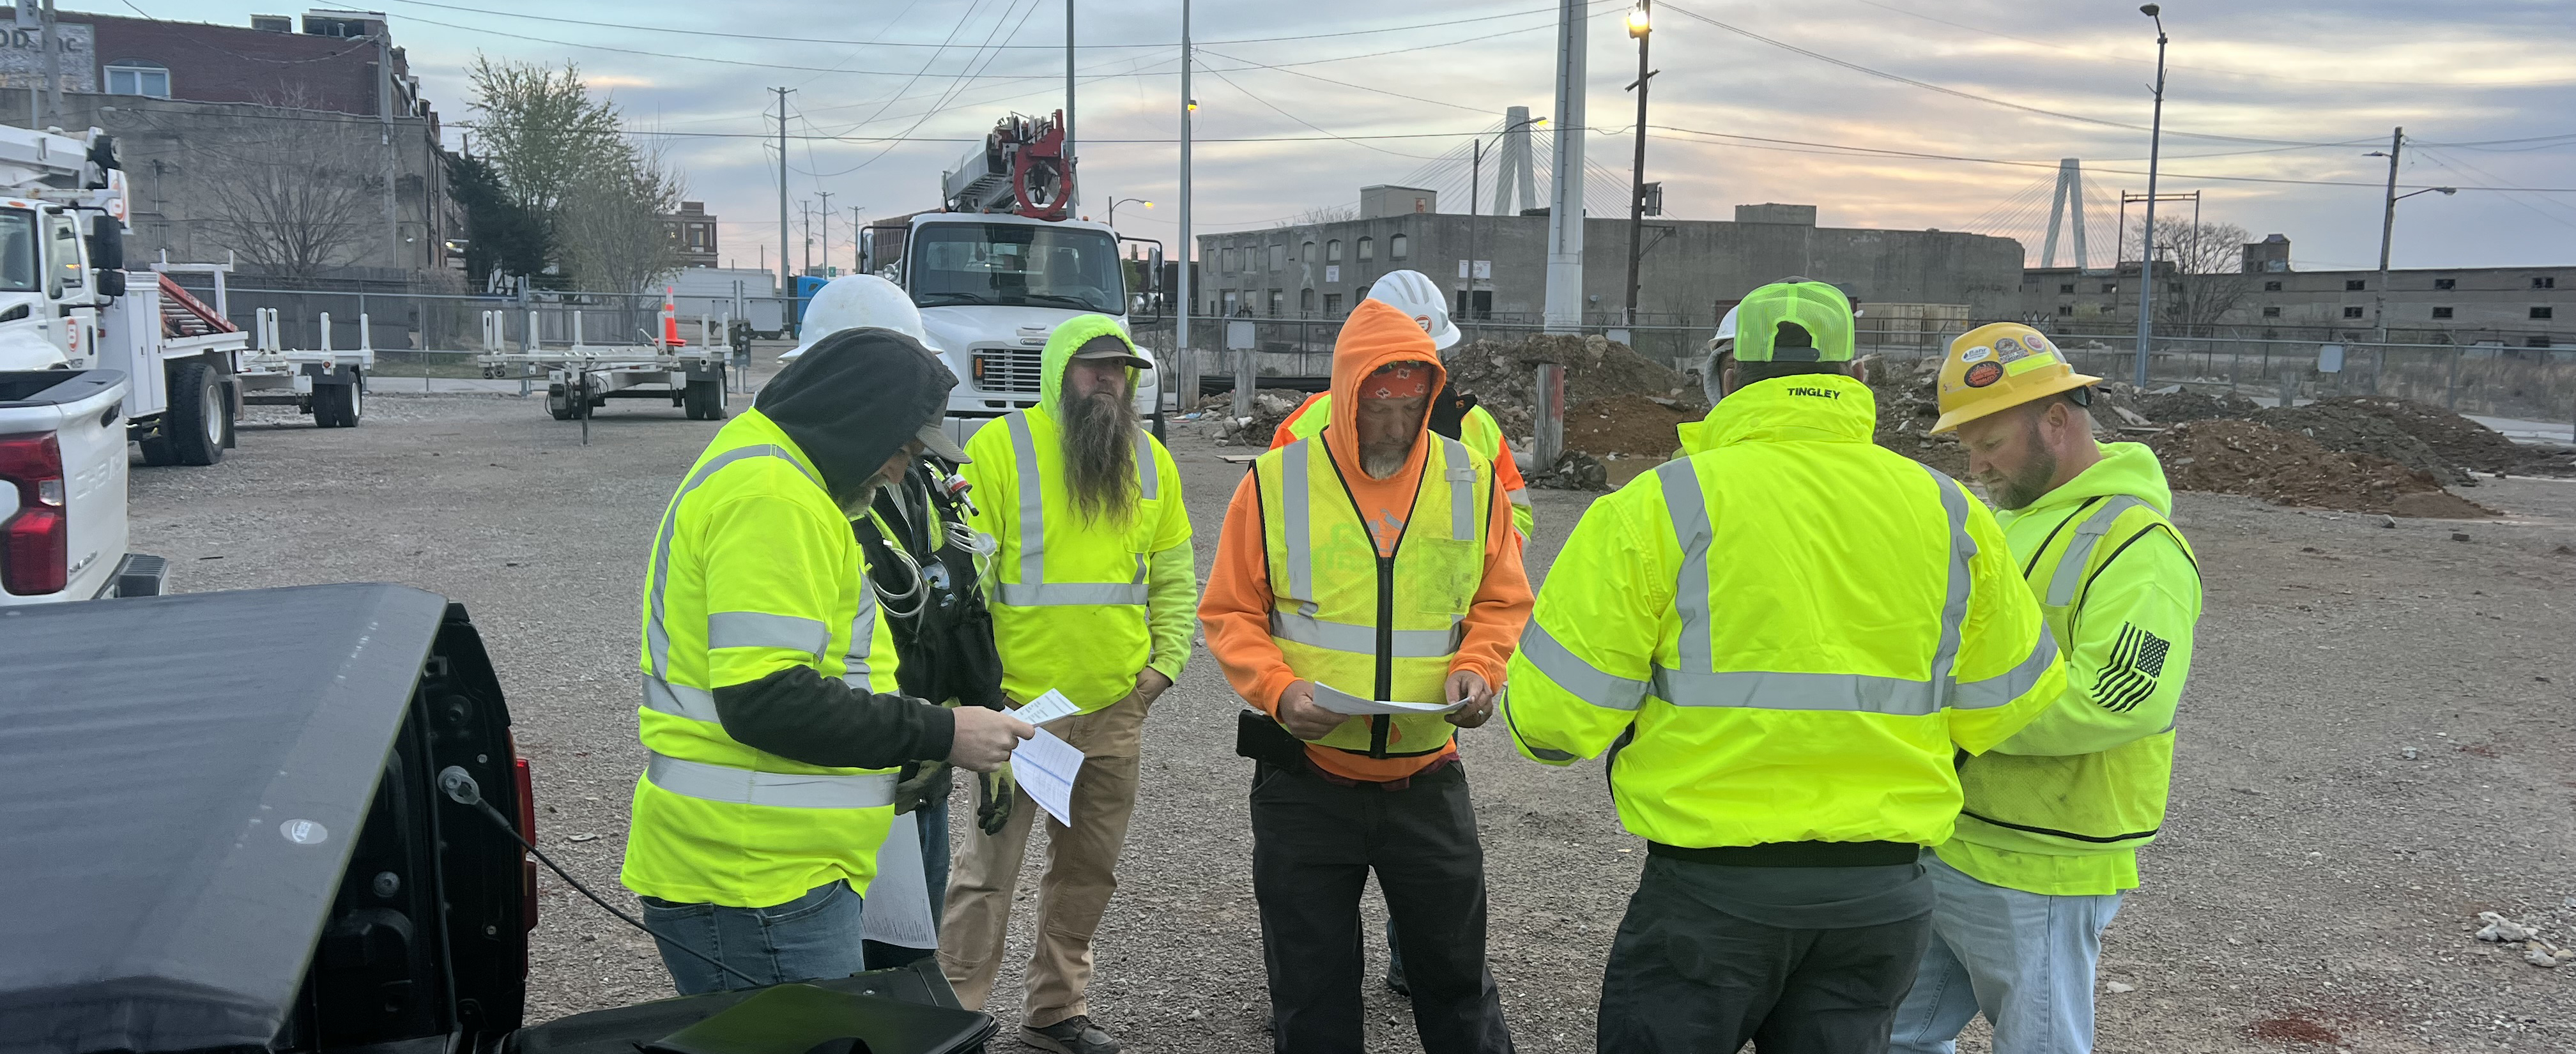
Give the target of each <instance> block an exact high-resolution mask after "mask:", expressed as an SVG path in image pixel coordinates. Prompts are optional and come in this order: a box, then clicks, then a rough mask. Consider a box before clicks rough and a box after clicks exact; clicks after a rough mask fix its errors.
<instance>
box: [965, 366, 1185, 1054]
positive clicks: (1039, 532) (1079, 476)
mask: <svg viewBox="0 0 2576 1054" xmlns="http://www.w3.org/2000/svg"><path fill="white" fill-rule="evenodd" d="M1039 362H1040V367H1039V368H1040V377H1041V378H1042V380H1041V381H1040V382H1039V393H1038V405H1037V406H1034V407H1031V408H1029V409H1026V410H1021V411H1018V412H1015V413H1013V414H1011V415H1009V416H1007V417H1004V418H1002V419H1001V420H999V421H996V422H994V423H992V424H989V425H986V426H984V428H983V429H982V430H981V431H978V432H976V433H975V436H974V438H973V439H972V440H969V441H968V443H967V450H968V451H969V452H970V453H972V454H973V455H974V458H975V460H974V462H973V463H971V464H969V465H967V466H966V468H965V475H966V478H967V480H969V481H970V482H972V483H973V484H974V488H975V489H974V495H975V501H976V512H975V513H974V514H973V515H972V516H970V517H969V521H968V522H970V523H972V524H973V525H974V527H975V529H976V530H978V531H981V532H983V533H985V534H988V535H991V536H992V537H993V538H995V539H998V540H999V542H1000V550H999V551H998V552H996V553H995V554H994V556H993V562H992V574H991V575H990V577H989V579H988V582H987V588H988V591H989V594H990V597H991V600H992V610H993V637H994V643H995V645H996V646H997V647H998V648H999V649H1000V651H1001V656H1002V691H1003V693H1004V694H1006V695H1008V696H1009V697H1010V698H1011V700H1012V701H1013V702H1016V703H1021V704H1026V703H1029V702H1032V701H1034V700H1036V699H1037V698H1038V697H1039V696H1040V695H1043V694H1045V693H1046V692H1047V691H1048V690H1049V689H1053V690H1055V691H1059V692H1062V693H1064V696H1065V698H1066V699H1068V700H1070V701H1071V702H1072V703H1073V704H1074V706H1075V707H1077V708H1078V709H1079V710H1080V713H1079V714H1078V715H1076V716H1072V717H1067V718H1063V719H1061V720H1058V721H1055V722H1053V723H1050V724H1049V725H1047V731H1048V732H1050V733H1052V734H1054V735H1056V736H1057V737H1059V738H1062V739H1063V740H1064V741H1065V742H1067V743H1070V744H1072V745H1073V746H1074V747H1077V748H1079V749H1080V750H1081V751H1082V753H1083V758H1084V760H1083V763H1082V771H1081V773H1080V775H1079V776H1077V777H1076V779H1075V780H1074V785H1073V800H1072V807H1071V813H1072V816H1071V819H1072V824H1071V825H1070V826H1067V825H1065V824H1061V823H1057V822H1055V821H1054V820H1053V819H1052V818H1049V820H1048V821H1047V825H1046V829H1047V840H1048V850H1047V868H1046V874H1045V876H1044V877H1043V878H1041V879H1039V881H1038V913H1037V914H1038V917H1037V927H1036V932H1035V934H1034V935H1033V937H1032V941H1033V943H1034V945H1035V953H1034V954H1033V955H1032V956H1031V958H1030V960H1029V971H1028V982H1027V986H1026V996H1025V998H1024V1002H1023V1008H1022V1011H1021V1018H1020V1021H1021V1028H1020V1039H1021V1040H1022V1041H1024V1042H1026V1043H1029V1044H1031V1045H1033V1046H1037V1047H1040V1048H1043V1049H1046V1050H1052V1051H1057V1052H1059V1054H1108V1052H1111V1051H1116V1050H1118V1049H1119V1045H1118V1042H1117V1041H1116V1040H1115V1039H1113V1038H1111V1037H1110V1035H1109V1033H1108V1031H1107V1030H1105V1029H1102V1028H1101V1027H1099V1026H1098V1025H1096V1024H1094V1023H1093V1022H1092V1020H1091V1016H1090V1009H1089V1006H1088V1004H1087V1003H1086V1002H1085V1001H1084V998H1083V993H1084V990H1085V989H1087V988H1088V987H1089V986H1090V984H1091V938H1092V933H1093V931H1094V930H1097V929H1098V928H1099V926H1100V916H1101V913H1102V912H1103V911H1105V910H1106V909H1107V908H1108V906H1109V896H1110V893H1111V892H1112V891H1114V890H1116V889H1117V886H1118V881H1117V878H1116V876H1115V874H1114V873H1113V872H1114V869H1115V868H1116V866H1117V863H1118V854H1119V851H1120V850H1122V849H1124V848H1125V847H1126V843H1127V819H1128V816H1129V815H1130V814H1131V813H1133V812H1134V811H1135V808H1136V770H1137V756H1138V751H1137V747H1138V743H1139V741H1140V740H1141V738H1142V733H1143V729H1144V725H1145V714H1146V711H1147V710H1149V709H1151V708H1152V707H1153V705H1154V701H1155V700H1156V699H1158V698H1160V697H1161V696H1162V694H1163V692H1164V691H1165V690H1166V689H1169V688H1170V687H1171V686H1172V682H1173V681H1175V680H1178V679H1179V678H1180V676H1181V668H1182V665H1183V664H1184V663H1185V662H1187V661H1188V660H1189V654H1190V637H1191V633H1190V629H1191V625H1190V612H1191V606H1192V602H1193V599H1194V595H1195V594H1196V592H1197V574H1196V571H1197V562H1196V558H1195V557H1194V556H1193V555H1192V554H1191V551H1190V519H1189V514H1188V511H1187V510H1186V509H1184V508H1183V507H1182V504H1181V473H1180V466H1179V465H1178V464H1177V463H1176V462H1174V461H1173V460H1172V455H1171V453H1170V452H1169V451H1167V450H1164V449H1163V444H1162V443H1161V441H1159V440H1156V439H1155V438H1154V436H1153V434H1152V433H1151V432H1148V431H1146V430H1145V428H1144V427H1143V422H1142V421H1141V420H1140V419H1139V417H1138V414H1137V412H1136V401H1135V397H1136V380H1137V375H1138V371H1140V370H1145V369H1150V368H1152V366H1153V362H1152V360H1149V359H1147V358H1145V357H1144V356H1142V355H1140V354H1138V353H1137V351H1136V345H1135V343H1134V342H1133V341H1131V340H1129V339H1128V337H1127V333H1126V331H1125V330H1124V329H1122V328H1121V327H1120V325H1119V323H1118V322H1117V320H1115V319H1112V318H1109V317H1107V316H1105V315H1080V316H1076V317H1075V318H1073V319H1070V320H1068V321H1066V322H1064V323H1063V324H1061V325H1058V326H1057V327H1056V329H1055V332H1054V333H1053V334H1052V335H1050V336H1049V337H1048V338H1047V343H1046V349H1045V351H1044V352H1043V353H1042V355H1041V356H1040V360H1039ZM997 776H998V778H996V779H993V780H988V781H986V782H985V784H984V791H983V805H982V807H981V808H980V810H979V819H980V820H981V822H980V823H979V825H978V827H977V830H976V831H975V832H973V833H970V834H968V835H967V837H966V844H965V851H964V853H963V854H962V855H961V856H960V857H959V858H958V861H957V864H956V869H955V871H954V873H953V874H952V875H951V877H950V879H949V886H948V914H947V918H946V921H945V922H943V923H942V924H941V927H940V937H939V961H940V966H941V968H942V969H943V970H944V971H945V972H946V973H947V975H948V980H949V983H950V984H951V985H954V986H955V987H956V989H957V996H958V999H959V1000H960V1001H962V1002H963V1003H964V1004H965V1005H966V1006H967V1007H968V1008H970V1009H982V1008H983V1005H984V1001H985V1000H986V999H987V998H988V997H990V995H991V994H992V990H993V979H994V975H995V974H996V973H997V972H998V971H999V970H1000V968H1001V960H1002V941H1003V938H1004V936H1005V935H1006V934H1007V933H1008V931H1009V928H1010V919H1011V901H1012V900H1013V898H1014V897H1015V896H1016V895H1017V890H1018V887H1019V880H1020V862H1021V860H1022V858H1023V856H1024V855H1025V854H1026V852H1027V849H1028V841H1029V828H1030V827H1031V826H1032V825H1033V824H1034V823H1035V819H1034V818H1035V817H1036V816H1037V814H1038V808H1037V805H1036V803H1034V802H1033V801H1031V800H1030V799H1029V797H1028V795H1027V794H1026V793H1025V792H1022V791H1020V790H1019V789H1018V787H1017V786H1016V785H1015V784H1012V783H1011V782H1010V781H1009V779H1008V777H1007V774H1006V773H1005V774H997Z"/></svg>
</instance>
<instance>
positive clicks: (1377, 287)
mask: <svg viewBox="0 0 2576 1054" xmlns="http://www.w3.org/2000/svg"><path fill="white" fill-rule="evenodd" d="M1368 300H1376V301H1380V302H1383V303H1386V304H1390V305H1393V306H1394V307H1395V309H1396V310H1398V311H1402V312H1404V313H1405V314H1406V315H1409V316H1411V317H1412V318H1413V321H1414V324H1416V325H1419V326H1421V327H1422V331H1423V332H1424V333H1427V334H1430V336H1431V346H1432V347H1433V348H1435V349H1438V350H1440V351H1447V350H1449V348H1450V347H1451V346H1452V345H1455V344H1456V343H1458V326H1457V324H1455V323H1453V322H1451V321H1449V303H1448V301H1447V300H1446V299H1444V298H1442V297H1441V295H1440V287H1439V286H1437V285H1434V284H1432V282H1431V278H1430V276H1428V275H1425V274H1423V273H1422V272H1420V271H1389V272H1387V273H1386V275H1385V277H1382V278H1379V279H1378V280H1377V282H1376V283H1375V284H1373V285H1371V286H1369V295H1368V299H1367V300H1363V301H1361V303H1367V302H1368ZM1444 376H1445V375H1444ZM1332 406H1333V393H1331V392H1317V393H1315V394H1314V395H1311V396H1308V397H1307V398H1306V402H1305V404H1304V405H1301V406H1299V407H1297V411H1296V412H1295V413H1292V414H1289V415H1288V418H1287V419H1286V420H1284V421H1281V422H1279V428H1278V430H1276V431H1274V432H1272V433H1271V434H1270V449H1272V450H1277V449H1279V448H1280V447H1283V446H1287V445H1288V444H1290V443H1294V442H1296V441H1298V440H1300V439H1304V438H1306V437H1308V436H1312V435H1316V434H1318V433H1321V432H1322V431H1323V430H1324V423H1325V422H1326V421H1328V420H1330V419H1331V418H1332ZM1431 431H1432V432H1433V433H1434V434H1437V435H1444V436H1447V437H1449V438H1451V439H1456V440H1459V441H1462V442H1464V443H1466V444H1467V449H1469V450H1473V451H1475V452H1476V453H1478V454H1481V455H1483V456H1484V458H1485V460H1486V461H1487V462H1488V463H1490V464H1492V465H1493V466H1494V478H1495V479H1496V480H1498V481H1500V483H1501V485H1502V488H1503V497H1504V499H1505V500H1508V501H1510V502H1511V503H1512V529H1513V530H1516V531H1519V532H1520V535H1521V540H1522V541H1523V542H1527V541H1529V537H1530V525H1531V524H1532V523H1533V522H1534V521H1535V519H1536V516H1535V510H1534V509H1533V508H1532V507H1531V505H1530V496H1529V484H1528V483H1526V482H1523V481H1522V479H1521V468H1520V464H1519V463H1518V462H1515V461H1513V460H1512V446H1511V444H1510V443H1509V442H1506V441H1505V440H1504V439H1503V426H1502V425H1501V423H1499V422H1497V421H1495V420H1494V415H1493V413H1492V411H1489V410H1487V409H1485V408H1484V407H1481V406H1478V405H1476V400H1475V397H1474V396H1471V395H1462V394H1460V393H1458V392H1455V391H1451V390H1450V389H1449V387H1448V384H1447V382H1446V381H1443V382H1442V385H1441V387H1440V389H1439V390H1438V392H1436V393H1435V394H1434V395H1433V397H1432V400H1431ZM1396 972H1397V974H1398V975H1399V976H1398V977H1395V978H1390V979H1389V981H1388V983H1389V984H1393V985H1395V986H1396V988H1397V990H1399V991H1401V990H1402V988H1403V985H1402V984H1401V974H1402V972H1403V971H1402V969H1401V968H1398V970H1397V971H1396Z"/></svg>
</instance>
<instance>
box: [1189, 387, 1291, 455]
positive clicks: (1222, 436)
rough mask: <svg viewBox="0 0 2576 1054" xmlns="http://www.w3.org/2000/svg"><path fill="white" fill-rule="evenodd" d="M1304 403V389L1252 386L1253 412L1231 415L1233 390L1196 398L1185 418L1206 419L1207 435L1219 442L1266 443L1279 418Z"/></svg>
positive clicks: (1228, 444)
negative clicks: (1239, 415)
mask: <svg viewBox="0 0 2576 1054" xmlns="http://www.w3.org/2000/svg"><path fill="white" fill-rule="evenodd" d="M1304 405H1306V393H1305V392H1301V391H1296V390H1294V389H1289V388H1255V389H1253V390H1252V416H1251V417H1249V418H1238V417H1236V416H1234V393H1233V392H1232V391H1223V392H1218V393H1216V394H1215V395H1211V396H1208V397H1206V398H1204V399H1201V400H1199V402H1198V405H1197V406H1195V407H1192V408H1191V411H1190V413H1188V414H1186V415H1183V417H1182V420H1184V421H1205V422H1208V429H1207V435H1208V438H1210V439H1213V440H1215V441H1216V445H1218V446H1249V447H1264V448H1266V447H1268V446H1269V445H1270V436H1271V434H1272V433H1274V432H1277V431H1278V430H1279V422H1281V421H1285V420H1287V419H1288V415H1289V414H1293V413H1296V412H1297V408H1298V407H1300V406H1304Z"/></svg>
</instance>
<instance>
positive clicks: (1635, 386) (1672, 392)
mask: <svg viewBox="0 0 2576 1054" xmlns="http://www.w3.org/2000/svg"><path fill="white" fill-rule="evenodd" d="M1543 362H1554V363H1561V364H1563V365H1564V366H1565V402H1566V406H1567V407H1569V408H1571V407H1575V406H1581V405H1583V404H1585V403H1589V402H1594V401H1597V400H1603V399H1615V398H1619V397H1621V396H1644V397H1650V398H1664V399H1673V400H1676V401H1677V402H1678V403H1679V404H1680V405H1681V406H1683V407H1686V408H1688V409H1690V410H1691V411H1692V412H1693V414H1694V416H1695V415H1696V414H1697V413H1698V412H1699V411H1701V410H1704V409H1705V407H1704V406H1701V405H1700V404H1701V403H1702V401H1703V400H1702V398H1701V395H1700V391H1699V388H1698V387H1697V386H1695V385H1693V384H1692V383H1691V381H1690V378H1688V377H1684V376H1682V375H1681V373H1680V372H1678V371H1676V370H1674V369H1673V368H1671V367H1669V366H1666V365H1664V364H1662V363H1660V362H1656V361H1655V360H1653V359H1649V358H1646V357H1645V356H1643V355H1639V354H1637V353H1636V352H1635V351H1633V350H1631V349H1630V348H1629V347H1628V346H1627V345H1625V344H1618V343H1613V342H1611V341H1610V340H1608V339H1606V338H1603V337H1597V336H1592V337H1576V336H1570V335H1563V334H1541V335H1539V336H1534V337H1531V338H1529V339H1527V340H1519V341H1511V342H1508V343H1506V342H1503V341H1494V340H1478V341H1471V342H1469V343H1466V344H1460V345H1458V346H1456V347H1453V348H1450V349H1449V350H1448V352H1446V353H1445V354H1443V355H1442V356H1441V363H1442V364H1443V365H1445V366H1447V367H1448V369H1449V386H1450V388H1451V389H1452V390H1455V391H1462V392H1472V393H1474V394H1475V396H1476V402H1477V405H1479V406H1482V407H1484V408H1485V410H1486V412H1488V413H1491V414H1493V415H1494V420H1495V422H1496V423H1498V424H1500V425H1502V426H1503V434H1504V436H1506V437H1507V438H1509V439H1510V440H1511V441H1512V442H1513V443H1516V444H1517V443H1519V442H1520V441H1521V439H1522V437H1524V436H1528V435H1530V434H1532V433H1533V432H1534V431H1535V428H1534V427H1533V425H1532V409H1533V407H1532V405H1531V404H1532V402H1533V401H1534V400H1535V399H1536V397H1537V394H1538V367H1539V364H1540V363H1543ZM1568 427H1569V428H1571V427H1572V426H1571V424H1570V423H1569V425H1568ZM1664 449H1665V450H1666V451H1667V452H1669V451H1670V450H1671V449H1672V448H1671V447H1670V446H1667V447H1665V448H1664Z"/></svg>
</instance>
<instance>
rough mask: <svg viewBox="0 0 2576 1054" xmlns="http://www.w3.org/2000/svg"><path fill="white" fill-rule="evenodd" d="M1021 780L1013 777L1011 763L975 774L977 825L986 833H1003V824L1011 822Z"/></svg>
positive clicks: (1004, 763) (977, 827)
mask: <svg viewBox="0 0 2576 1054" xmlns="http://www.w3.org/2000/svg"><path fill="white" fill-rule="evenodd" d="M1019 791H1020V781H1019V780H1017V779H1014V778H1012V776H1011V765H1010V763H1009V762H1003V763H1002V767H1001V768H997V769H994V770H993V771H991V772H980V773H977V774H976V775H975V827H976V829H977V830H980V831H983V832H984V833H985V834H986V835H996V834H1000V833H1002V825H1004V824H1007V823H1009V822H1011V799H1012V798H1014V797H1016V796H1018V794H1019Z"/></svg>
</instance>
